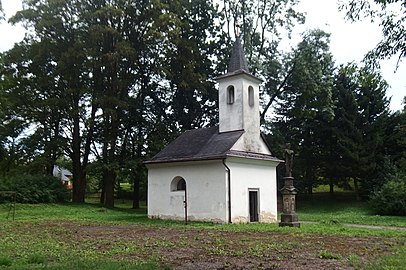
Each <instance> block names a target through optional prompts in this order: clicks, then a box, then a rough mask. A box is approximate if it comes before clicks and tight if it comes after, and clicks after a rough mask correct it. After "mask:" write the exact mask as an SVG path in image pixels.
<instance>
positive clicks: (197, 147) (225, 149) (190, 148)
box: [145, 126, 279, 164]
mask: <svg viewBox="0 0 406 270" xmlns="http://www.w3.org/2000/svg"><path fill="white" fill-rule="evenodd" d="M243 133H244V131H243V130H236V131H230V132H222V133H220V132H219V128H218V127H217V126H216V127H210V128H200V129H193V130H188V131H186V132H184V133H183V134H181V135H180V136H179V137H178V138H177V139H175V140H174V141H172V142H171V143H170V144H169V145H168V146H167V147H166V148H165V149H163V150H162V151H161V152H159V153H158V154H156V155H155V156H154V157H153V158H152V159H150V160H149V161H146V162H145V163H146V164H151V163H169V162H181V161H197V160H215V159H224V158H227V157H244V158H253V159H262V160H275V161H279V160H278V159H277V158H275V157H273V156H271V155H265V154H259V153H251V152H244V151H236V150H232V147H233V146H234V144H235V143H236V142H237V141H238V139H239V138H240V137H241V136H242V134H243Z"/></svg>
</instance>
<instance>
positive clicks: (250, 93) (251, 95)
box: [248, 86, 254, 107]
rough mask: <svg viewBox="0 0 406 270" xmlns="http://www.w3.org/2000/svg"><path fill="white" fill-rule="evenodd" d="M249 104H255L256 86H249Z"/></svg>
mask: <svg viewBox="0 0 406 270" xmlns="http://www.w3.org/2000/svg"><path fill="white" fill-rule="evenodd" d="M248 105H250V107H252V106H254V87H252V86H249V87H248Z"/></svg>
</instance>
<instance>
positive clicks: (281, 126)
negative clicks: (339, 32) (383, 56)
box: [274, 30, 333, 193]
mask: <svg viewBox="0 0 406 270" xmlns="http://www.w3.org/2000/svg"><path fill="white" fill-rule="evenodd" d="M329 36H330V35H329V34H327V33H325V32H323V31H321V30H313V31H310V32H308V33H306V34H305V35H304V37H303V41H302V42H300V43H299V45H298V47H297V49H296V50H295V51H294V56H293V57H292V61H294V64H292V66H294V69H293V70H292V74H291V76H289V78H288V79H287V81H286V86H285V90H284V91H283V92H282V94H281V96H280V98H279V99H278V104H277V107H276V110H275V112H276V116H275V124H274V126H275V127H276V128H277V131H276V132H277V133H280V134H283V136H284V138H285V141H286V142H290V143H292V145H293V147H294V148H295V151H296V153H297V156H298V158H297V159H296V160H297V161H296V162H295V163H296V165H297V166H295V169H296V171H295V172H294V173H295V174H296V177H295V178H296V179H298V180H299V181H301V182H302V183H303V184H304V185H306V187H307V190H308V192H309V193H311V192H312V187H313V184H314V183H315V181H316V180H317V178H318V176H319V175H320V168H321V161H322V160H323V157H324V156H325V147H324V146H325V145H326V141H327V140H328V139H329V138H326V136H325V135H326V132H325V127H326V126H327V125H328V123H329V121H330V120H331V119H332V116H333V111H332V100H331V91H332V72H333V59H332V55H331V53H330V50H329ZM299 172H300V173H299Z"/></svg>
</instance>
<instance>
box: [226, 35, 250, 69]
mask: <svg viewBox="0 0 406 270" xmlns="http://www.w3.org/2000/svg"><path fill="white" fill-rule="evenodd" d="M237 70H244V71H245V72H247V73H249V72H250V71H249V69H248V64H247V60H246V59H245V55H244V50H243V48H242V46H241V40H240V37H239V36H237V38H236V39H235V42H234V46H233V51H232V52H231V58H230V62H229V64H228V69H227V72H228V73H232V72H234V71H237Z"/></svg>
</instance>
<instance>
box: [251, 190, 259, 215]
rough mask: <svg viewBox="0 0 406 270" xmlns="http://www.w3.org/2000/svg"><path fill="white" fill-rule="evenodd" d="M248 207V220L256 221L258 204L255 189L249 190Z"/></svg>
mask: <svg viewBox="0 0 406 270" xmlns="http://www.w3.org/2000/svg"><path fill="white" fill-rule="evenodd" d="M249 209H250V222H258V221H259V218H258V216H259V215H258V213H259V205H258V191H257V190H250V191H249Z"/></svg>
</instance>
